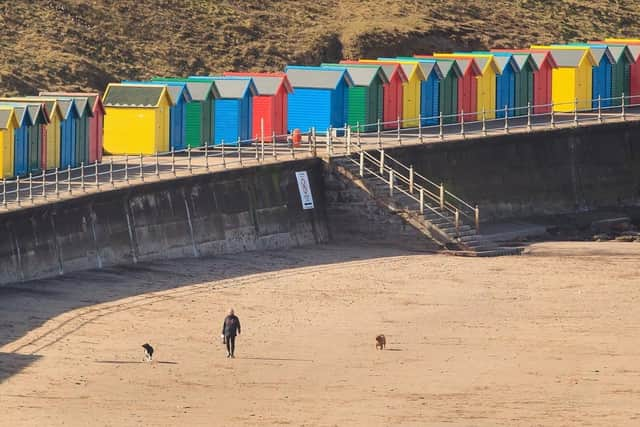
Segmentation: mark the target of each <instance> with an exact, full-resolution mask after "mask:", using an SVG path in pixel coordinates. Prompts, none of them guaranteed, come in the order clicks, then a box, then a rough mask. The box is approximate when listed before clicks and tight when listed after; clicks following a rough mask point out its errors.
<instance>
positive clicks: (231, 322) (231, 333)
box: [222, 308, 240, 358]
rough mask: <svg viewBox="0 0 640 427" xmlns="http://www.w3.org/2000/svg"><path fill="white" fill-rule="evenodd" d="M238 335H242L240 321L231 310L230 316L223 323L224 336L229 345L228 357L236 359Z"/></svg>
mask: <svg viewBox="0 0 640 427" xmlns="http://www.w3.org/2000/svg"><path fill="white" fill-rule="evenodd" d="M236 335H240V319H238V316H236V315H235V314H234V312H233V308H232V309H229V314H228V315H227V317H225V318H224V322H223V323H222V336H223V339H224V342H225V343H226V344H227V357H231V358H233V357H235V356H234V355H233V353H234V352H235V349H236Z"/></svg>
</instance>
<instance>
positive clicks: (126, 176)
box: [124, 154, 129, 184]
mask: <svg viewBox="0 0 640 427" xmlns="http://www.w3.org/2000/svg"><path fill="white" fill-rule="evenodd" d="M124 180H125V182H126V183H127V184H128V183H129V155H128V154H125V155H124Z"/></svg>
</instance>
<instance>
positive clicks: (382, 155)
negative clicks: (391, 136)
mask: <svg viewBox="0 0 640 427" xmlns="http://www.w3.org/2000/svg"><path fill="white" fill-rule="evenodd" d="M382 174H384V149H382V150H380V176H382Z"/></svg>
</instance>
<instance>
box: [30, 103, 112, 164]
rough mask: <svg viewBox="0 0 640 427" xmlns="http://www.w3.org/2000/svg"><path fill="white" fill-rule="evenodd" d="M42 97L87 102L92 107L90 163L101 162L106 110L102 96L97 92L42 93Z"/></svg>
mask: <svg viewBox="0 0 640 427" xmlns="http://www.w3.org/2000/svg"><path fill="white" fill-rule="evenodd" d="M40 96H45V97H51V96H53V97H56V99H73V100H75V99H80V100H82V99H86V100H87V102H88V103H89V105H90V106H91V118H90V119H89V162H90V163H93V162H95V161H98V162H101V161H102V145H103V140H104V115H105V110H104V106H103V105H102V99H101V98H100V94H99V93H97V92H86V93H85V92H40Z"/></svg>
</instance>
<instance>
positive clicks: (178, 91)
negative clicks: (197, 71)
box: [122, 80, 191, 104]
mask: <svg viewBox="0 0 640 427" xmlns="http://www.w3.org/2000/svg"><path fill="white" fill-rule="evenodd" d="M122 84H126V85H158V84H162V85H163V86H166V87H167V93H168V94H169V97H170V98H171V102H173V103H174V104H177V103H178V101H179V100H180V98H182V99H183V100H185V101H186V102H189V101H191V93H189V89H188V88H187V84H186V83H185V82H162V83H161V82H157V81H156V82H153V81H147V82H145V81H142V82H140V81H133V80H124V81H123V82H122Z"/></svg>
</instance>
